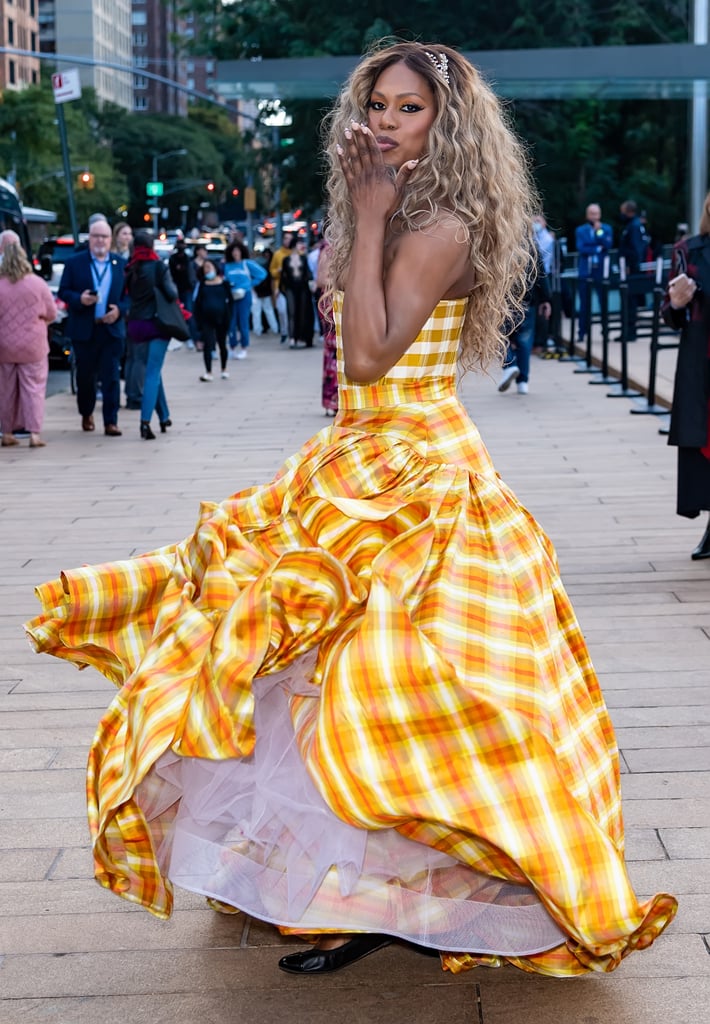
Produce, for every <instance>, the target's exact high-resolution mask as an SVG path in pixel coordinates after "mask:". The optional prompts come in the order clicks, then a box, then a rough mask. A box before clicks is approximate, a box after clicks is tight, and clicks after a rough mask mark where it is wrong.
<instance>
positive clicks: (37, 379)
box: [0, 231, 57, 448]
mask: <svg viewBox="0 0 710 1024" xmlns="http://www.w3.org/2000/svg"><path fill="white" fill-rule="evenodd" d="M13 235H14V237H15V238H17V235H15V234H14V232H12V231H5V232H3V233H2V235H0V240H1V251H2V262H1V263H0V427H1V428H2V447H3V448H9V447H14V446H15V445H17V444H19V441H18V440H17V438H16V437H15V434H14V432H15V430H17V429H18V428H20V429H22V430H26V431H27V432H28V433H29V435H30V448H44V446H45V442H44V441H43V440H42V437H41V430H42V421H43V419H44V400H45V393H46V390H47V375H48V371H49V364H48V361H47V351H48V349H49V343H48V341H47V325H48V324H50V323H52V321H53V320H56V318H57V306H56V304H55V302H54V299H53V298H52V293H51V292H50V290H49V288H48V287H47V284H46V282H45V281H43V280H42V278H41V277H39V276H38V275H36V274H35V273H34V271H33V270H32V265H31V263H30V261H29V260H28V259H27V256H26V255H25V252H24V250H23V248H22V246H21V245H20V243H19V238H18V239H17V241H16V242H14V241H12V236H13ZM3 236H5V237H3ZM8 238H9V241H8Z"/></svg>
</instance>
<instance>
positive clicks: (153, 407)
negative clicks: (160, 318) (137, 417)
mask: <svg viewBox="0 0 710 1024" xmlns="http://www.w3.org/2000/svg"><path fill="white" fill-rule="evenodd" d="M146 344H147V347H148V358H147V359H146V364H145V383H144V384H143V401H142V402H141V419H142V420H143V422H144V423H150V419H151V417H152V415H153V412H154V411H155V412H157V414H158V419H159V420H160V422H161V423H165V421H166V420H167V419H170V410H169V409H168V402H167V399H166V397H165V389H164V388H163V378H162V374H161V372H160V371H161V370H162V368H163V363H164V362H165V353H166V352H167V351H168V341H167V339H166V338H152V339H151V340H150V341H149V342H146Z"/></svg>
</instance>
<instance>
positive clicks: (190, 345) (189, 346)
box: [185, 338, 195, 352]
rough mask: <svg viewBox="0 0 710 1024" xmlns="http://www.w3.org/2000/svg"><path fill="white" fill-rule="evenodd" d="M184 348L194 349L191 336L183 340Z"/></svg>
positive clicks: (192, 350)
mask: <svg viewBox="0 0 710 1024" xmlns="http://www.w3.org/2000/svg"><path fill="white" fill-rule="evenodd" d="M185 348H187V349H189V350H190V352H194V351H195V342H194V341H193V340H192V338H188V339H187V341H186V342H185Z"/></svg>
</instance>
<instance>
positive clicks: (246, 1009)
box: [0, 336, 710, 1024]
mask: <svg viewBox="0 0 710 1024" xmlns="http://www.w3.org/2000/svg"><path fill="white" fill-rule="evenodd" d="M637 345H639V348H638V352H639V356H638V358H639V359H641V352H642V347H641V345H640V344H639V343H638V342H637ZM631 347H632V348H633V346H631ZM616 348H617V349H618V346H616ZM643 348H647V343H643ZM201 366H202V362H201V358H200V355H199V354H198V353H194V352H188V351H187V350H185V349H182V350H180V351H176V352H171V353H170V354H169V355H168V359H167V362H166V367H165V382H166V389H167V393H168V398H169V401H170V406H171V415H172V419H173V422H174V424H175V425H174V427H173V428H172V429H171V430H170V431H169V433H168V434H166V435H159V436H158V438H157V440H155V441H151V442H147V441H142V440H140V438H139V434H138V421H139V413H137V412H128V411H125V410H122V411H121V415H120V426H121V427H122V428H123V430H124V436H123V437H121V438H111V437H105V436H104V435H103V433H102V432H101V431H100V430H97V431H96V433H95V434H84V433H82V432H81V430H80V429H79V428H80V421H79V417H78V415H77V412H76V407H75V400H74V399H73V398H72V396H71V395H69V394H67V393H62V394H57V395H55V396H53V397H52V398H50V399H49V400H48V402H47V411H46V423H45V429H44V431H43V436H44V437H45V438H46V439H47V442H48V446H47V447H46V448H42V449H34V450H30V449H29V448H27V447H25V444H26V442H25V443H23V446H22V447H19V448H10V449H5V450H4V451H1V452H0V480H1V481H2V488H1V490H0V510H1V512H2V531H1V537H2V539H1V541H0V544H1V545H2V548H1V551H2V565H3V568H4V572H3V575H2V578H1V579H0V712H1V713H2V723H3V729H2V731H1V732H0V811H1V818H0V820H1V821H2V826H1V827H0V896H1V898H2V917H1V918H0V952H2V959H1V961H0V1019H1V1020H2V1021H3V1022H4V1024H20V1022H22V1024H44V1022H50V1021H51V1022H53V1024H123V1022H124V1021H130V1022H131V1024H174V1022H175V1021H179V1022H181V1024H272V1022H273V1021H275V1020H279V1019H287V1020H290V1021H292V1022H293V1024H332V1021H333V1020H337V1021H338V1024H365V1022H367V1024H404V1022H406V1024H530V1022H538V1021H539V1022H544V1024H656V1022H658V1024H660V1022H661V1021H663V1022H664V1024H674V1022H677V1024H681V1022H682V1024H700V1022H701V1021H704V1020H705V1019H706V1017H707V1012H708V1011H707V1007H708V1003H709V1002H710V937H709V933H710V686H708V684H709V683H710V562H709V561H704V562H702V561H701V562H692V561H691V560H690V558H689V554H690V551H691V550H692V548H693V547H694V546H695V544H696V542H697V541H698V540H699V538H700V535H701V534H702V532H703V530H704V528H705V521H704V519H703V521H702V522H701V521H700V520H696V521H694V522H689V521H686V520H681V519H679V518H677V517H676V516H675V514H674V497H675V495H674V491H675V456H674V452H673V451H672V449H670V448H669V447H668V446H667V445H666V444H665V438H663V437H661V436H659V433H658V426H659V423H658V420H657V419H656V418H655V417H648V416H631V415H629V410H630V408H631V407H632V403H631V402H630V401H628V400H627V399H622V400H619V401H611V400H609V399H607V398H606V397H605V393H606V389H605V388H600V387H590V386H589V384H588V378H587V377H585V376H583V375H576V374H575V373H574V372H573V371H574V364H572V363H564V362H557V361H552V360H551V361H545V360H538V359H534V360H533V365H532V372H531V379H530V393H529V394H528V395H525V396H523V395H518V394H517V393H516V391H515V389H511V390H510V391H508V392H507V393H506V394H499V393H498V392H497V390H496V387H495V383H496V382H495V380H493V379H487V378H486V377H474V376H473V375H471V374H469V375H468V376H467V377H466V378H465V379H464V382H463V385H462V389H461V394H462V397H463V399H464V401H465V403H466V405H467V407H468V408H469V409H470V411H471V414H472V416H473V418H474V419H475V421H476V422H477V423H478V425H479V427H480V429H481V432H482V434H483V437H484V439H485V441H486V443H487V445H488V447H489V448H490V450H491V452H492V454H493V457H494V459H495V461H496V464H497V467H498V470H499V472H500V473H501V475H502V476H503V478H504V479H505V480H506V481H507V482H508V483H509V484H510V485H511V486H512V487H513V488H514V490H515V491H516V492H517V494H518V495H519V497H520V498H521V500H522V501H523V502H524V503H525V505H526V506H527V507H528V508H529V509H530V510H531V511H532V512H533V514H534V515H535V516H536V517H537V518H538V519H539V520H540V522H541V524H542V525H543V527H544V528H545V529H546V530H547V531H548V533H549V534H550V535H551V537H552V539H553V541H554V543H555V545H556V547H557V551H558V555H559V560H560V565H561V570H562V575H563V578H564V581H565V584H566V586H567V588H568V590H569V593H570V595H571V597H572V600H573V601H574V604H575V607H576V609H577V613H578V616H579V618H580V621H581V625H582V628H583V630H584V632H585V635H586V637H587V640H588V642H589V645H590V649H591V653H592V657H593V659H594V662H595V665H596V667H597V670H598V672H599V674H600V677H601V681H602V685H603V687H604V690H605V693H606V697H607V700H608V703H609V706H610V708H611V712H612V716H613V719H614V723H615V726H616V729H617V735H618V740H619V745H620V748H621V753H622V765H623V773H624V774H623V793H624V808H625V817H626V825H627V833H628V847H627V849H628V859H629V867H630V873H631V876H632V879H633V882H634V884H635V886H636V889H637V891H638V893H639V894H640V895H642V896H646V895H650V894H651V893H653V892H655V891H658V890H666V891H670V892H673V893H675V894H676V895H677V896H678V897H679V899H680V911H679V914H678V917H677V919H676V921H675V922H674V923H673V924H672V925H671V927H670V929H669V930H668V932H667V933H666V934H665V935H664V936H662V937H661V938H660V940H659V941H658V942H657V943H656V944H655V945H654V946H653V947H652V949H650V950H647V951H644V952H638V953H635V954H634V955H632V956H631V957H629V958H628V959H627V960H625V961H624V963H623V964H622V965H621V967H620V968H619V969H618V970H617V971H616V972H615V973H614V974H612V975H610V976H594V977H586V978H582V979H579V980H568V981H564V982H562V981H559V980H552V979H545V978H542V977H538V976H528V975H525V974H523V973H521V972H519V971H517V970H515V969H514V968H503V969H501V970H482V969H479V970H477V971H473V972H470V973H468V974H465V975H461V976H459V977H456V978H454V977H452V976H450V975H448V974H444V973H443V972H441V971H440V969H439V967H438V964H437V962H436V961H432V960H427V959H425V958H422V957H419V956H417V955H416V954H414V953H411V952H409V951H406V950H404V949H402V948H395V947H393V948H388V949H386V950H383V951H381V952H378V953H376V954H375V955H374V956H372V957H369V958H368V959H366V960H364V961H363V962H362V963H359V964H357V965H355V966H353V967H352V968H350V969H349V970H347V971H345V972H343V973H342V974H338V975H336V976H335V977H324V978H317V979H299V978H294V977H293V976H289V975H285V974H283V973H281V972H280V971H278V969H277V967H276V961H277V959H278V957H279V956H280V955H282V953H283V951H284V947H287V946H290V948H293V940H290V941H289V940H285V939H283V938H281V937H280V936H279V935H278V933H277V932H276V931H275V930H274V929H272V928H270V927H268V926H265V925H263V924H260V923H258V922H255V921H251V920H248V919H245V917H244V916H243V915H236V916H233V917H225V916H221V915H218V914H215V913H213V912H212V911H211V910H209V909H207V907H206V906H205V904H204V902H203V900H202V899H200V898H199V897H197V896H193V895H192V894H190V893H185V892H182V891H179V892H178V893H177V899H176V911H175V913H174V915H173V917H172V918H171V920H170V921H169V922H161V921H157V920H155V919H154V918H152V917H151V916H150V915H149V914H148V913H147V912H145V911H143V910H142V909H140V908H137V907H134V906H132V905H130V904H128V903H124V902H123V901H121V900H119V899H117V898H116V897H115V896H112V895H110V894H108V893H106V892H105V891H104V890H103V889H101V888H100V887H99V886H98V885H96V883H95V882H94V881H93V879H92V867H91V856H90V850H89V842H88V831H87V825H86V818H85V803H84V765H85V760H86V753H87V748H88V746H89V743H90V741H91V737H92V734H93V731H94V728H95V726H96V723H97V722H98V719H99V717H100V715H101V713H102V711H103V709H104V708H105V707H106V705H107V703H108V702H109V700H110V699H111V696H112V693H113V689H112V687H111V685H110V684H109V683H108V682H106V681H105V680H104V679H103V678H102V677H100V676H99V675H98V674H97V673H96V672H94V671H93V670H91V669H89V670H87V671H85V672H81V673H80V672H77V670H76V669H75V668H74V667H73V666H71V665H68V664H65V663H63V662H59V661H57V660H55V659H50V658H46V657H39V656H37V655H35V654H33V653H32V652H31V651H30V649H29V648H28V646H27V644H26V642H25V640H24V638H23V635H22V631H21V623H22V621H23V620H24V619H26V618H28V617H29V616H31V615H33V614H34V613H35V611H36V603H35V600H34V597H33V594H32V588H33V586H34V585H35V584H36V583H38V582H40V581H42V580H44V579H46V578H49V577H51V576H54V575H56V573H57V572H58V571H59V570H60V569H62V568H65V567H72V566H76V565H79V564H81V563H82V562H98V561H105V560H111V559H116V558H122V557H126V556H130V555H132V554H135V553H139V552H140V551H144V550H149V549H152V548H156V547H159V546H161V545H162V544H165V543H169V542H173V541H175V540H178V539H179V538H181V537H182V536H184V535H185V534H186V533H188V532H189V531H191V530H192V528H193V526H194V524H195V521H196V518H197V515H198V502H199V500H200V499H203V500H210V501H218V500H220V499H221V498H224V497H225V496H227V495H228V494H229V493H230V492H232V491H234V490H236V489H238V488H242V487H246V486H249V485H251V484H254V483H258V482H260V481H265V480H266V479H268V478H269V477H270V476H271V475H272V474H273V472H274V471H275V470H276V469H277V467H278V466H279V465H280V463H281V462H282V460H283V459H284V458H285V457H286V456H287V455H288V454H290V453H291V452H292V451H293V450H294V449H295V448H296V447H297V446H298V445H299V444H300V443H301V442H302V441H304V440H305V439H306V438H307V437H309V436H310V435H311V434H312V433H314V432H315V431H316V430H318V429H320V428H322V427H324V426H326V425H327V424H328V422H329V421H328V420H327V419H326V418H325V416H324V415H323V412H322V409H321V407H320V372H321V350H320V349H319V348H318V347H316V348H314V349H313V350H297V351H293V350H289V349H286V348H284V347H283V346H281V345H279V343H278V339H274V338H273V337H272V336H265V337H263V338H260V339H255V340H254V343H253V347H252V349H251V351H250V354H249V358H248V359H246V360H244V361H243V362H232V363H230V365H229V369H230V372H231V378H230V379H229V380H227V381H222V380H220V379H219V378H217V379H216V380H215V381H214V382H213V383H212V384H205V383H201V382H199V380H198V376H199V373H200V372H201ZM98 422H99V423H100V416H99V417H98Z"/></svg>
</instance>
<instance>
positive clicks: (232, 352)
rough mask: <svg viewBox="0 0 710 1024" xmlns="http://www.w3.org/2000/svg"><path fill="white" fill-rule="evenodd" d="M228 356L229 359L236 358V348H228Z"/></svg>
mask: <svg viewBox="0 0 710 1024" xmlns="http://www.w3.org/2000/svg"><path fill="white" fill-rule="evenodd" d="M229 358H230V359H236V358H237V350H236V348H230V350H229Z"/></svg>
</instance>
